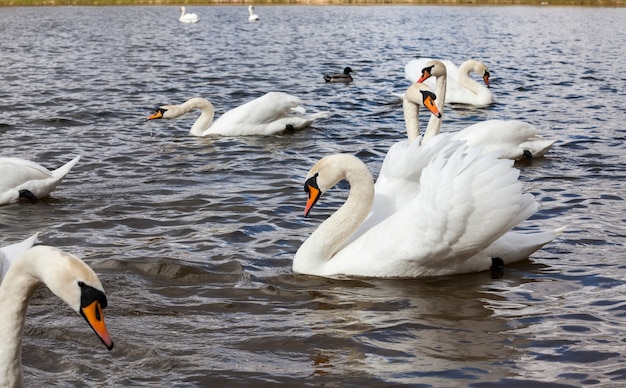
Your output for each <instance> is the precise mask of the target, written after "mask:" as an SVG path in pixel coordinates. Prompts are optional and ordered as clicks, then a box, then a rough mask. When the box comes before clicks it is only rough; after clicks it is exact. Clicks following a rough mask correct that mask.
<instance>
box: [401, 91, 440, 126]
mask: <svg viewBox="0 0 626 388" xmlns="http://www.w3.org/2000/svg"><path fill="white" fill-rule="evenodd" d="M436 99H437V96H436V95H435V93H433V92H432V90H430V88H429V87H428V86H427V85H426V84H422V83H414V84H412V85H411V86H409V87H408V89H407V90H406V92H405V93H404V100H405V101H408V102H411V103H413V104H418V105H422V106H424V107H425V108H426V109H428V110H429V111H430V113H432V114H433V115H434V116H436V117H437V118H441V112H439V109H438V108H437V105H435V100H436Z"/></svg>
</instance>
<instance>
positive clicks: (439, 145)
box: [293, 84, 563, 277]
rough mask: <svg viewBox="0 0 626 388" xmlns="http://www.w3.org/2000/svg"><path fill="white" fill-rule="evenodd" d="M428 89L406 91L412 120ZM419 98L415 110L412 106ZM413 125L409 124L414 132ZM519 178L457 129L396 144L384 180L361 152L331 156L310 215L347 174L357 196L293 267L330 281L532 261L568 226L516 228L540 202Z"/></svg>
mask: <svg viewBox="0 0 626 388" xmlns="http://www.w3.org/2000/svg"><path fill="white" fill-rule="evenodd" d="M426 90H427V87H426V86H425V85H422V84H413V85H412V86H411V87H409V89H407V92H406V93H405V104H404V107H405V116H406V117H407V119H409V120H410V121H413V120H414V119H415V120H416V119H417V113H418V109H419V103H420V100H419V98H418V99H415V98H412V97H411V96H412V95H415V94H416V92H418V91H419V92H420V93H423V92H425V91H426ZM407 97H408V98H407ZM410 104H414V105H415V107H414V108H416V109H415V110H412V109H407V108H411V107H410ZM413 115H414V116H415V117H413ZM414 129H415V128H414V127H412V126H411V125H408V126H407V130H408V131H409V134H410V133H411V132H413V131H414ZM412 137H414V136H412ZM518 176H519V171H518V170H517V169H514V168H512V161H510V160H506V159H500V158H498V157H497V154H496V153H488V154H482V153H481V150H480V149H478V148H476V149H468V147H467V144H466V143H465V142H463V141H460V140H454V139H452V134H441V135H438V136H435V137H433V138H432V139H431V140H430V141H428V142H426V143H424V144H420V142H419V141H415V139H413V140H412V141H409V140H405V141H401V142H399V143H396V144H394V145H393V146H392V147H391V148H390V150H389V152H388V153H387V155H386V157H385V160H384V162H383V166H382V167H381V172H380V175H379V178H378V180H377V181H376V184H374V183H373V182H372V176H371V174H370V173H369V171H368V170H367V167H366V166H365V165H364V164H363V163H362V162H360V161H359V160H358V159H357V158H355V157H353V156H350V155H332V156H329V157H326V158H323V159H321V160H320V161H319V162H318V163H316V164H315V165H314V166H313V168H311V170H310V171H309V173H308V175H307V181H306V183H305V191H306V192H307V193H308V196H309V198H308V201H307V205H306V207H305V216H308V214H309V213H310V211H311V209H312V208H313V206H314V205H315V203H316V202H317V200H318V199H319V197H320V196H321V194H322V193H324V192H325V191H326V190H328V189H330V188H331V187H332V186H334V185H335V184H336V183H337V182H339V181H341V180H342V179H346V180H347V181H348V182H349V184H350V194H349V196H348V199H347V200H346V202H345V204H344V205H343V206H342V207H341V208H340V209H339V210H337V212H335V214H333V215H332V216H331V217H329V218H328V219H327V220H325V221H324V222H323V223H322V225H320V227H318V229H317V230H316V231H315V232H313V234H312V235H311V236H310V237H309V238H308V239H307V240H306V241H305V242H304V243H303V244H302V246H301V247H300V249H298V252H297V253H296V255H295V257H294V262H293V270H294V271H295V272H297V273H304V274H310V275H317V276H326V277H337V276H366V277H421V276H440V275H451V274H459V273H467V272H478V271H483V270H487V269H490V268H491V267H492V263H493V262H494V260H496V259H499V260H500V261H501V263H503V264H509V263H512V262H515V261H519V260H522V259H525V258H527V257H528V256H530V254H532V253H533V252H535V251H536V250H538V249H540V248H541V247H542V246H543V245H545V244H546V243H548V242H550V241H552V240H553V239H554V238H555V237H556V236H557V235H559V234H560V233H561V231H562V230H563V229H562V228H559V229H556V230H552V231H547V232H537V233H521V232H511V231H509V230H511V229H512V228H513V227H515V226H516V225H518V224H519V223H520V222H522V221H523V220H525V219H526V218H528V217H530V216H531V215H532V214H534V212H535V211H536V210H537V208H538V204H537V203H536V202H535V200H534V199H533V197H532V195H530V194H523V193H522V184H521V183H520V182H519V181H518V179H517V178H518ZM507 232H508V233H507Z"/></svg>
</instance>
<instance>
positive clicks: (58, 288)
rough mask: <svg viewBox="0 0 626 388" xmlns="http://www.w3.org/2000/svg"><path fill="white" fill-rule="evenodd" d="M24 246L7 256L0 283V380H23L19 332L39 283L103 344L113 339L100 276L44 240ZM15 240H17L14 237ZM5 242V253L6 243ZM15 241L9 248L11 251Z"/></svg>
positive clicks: (10, 384) (15, 384)
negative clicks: (7, 267) (108, 325)
mask: <svg viewBox="0 0 626 388" xmlns="http://www.w3.org/2000/svg"><path fill="white" fill-rule="evenodd" d="M30 239H32V237H31V238H29V239H27V242H23V243H22V245H21V247H20V248H24V247H28V245H29V244H30V245H31V247H28V249H26V251H24V252H21V253H20V254H19V255H18V256H17V257H11V258H10V259H9V261H10V262H11V264H10V266H9V269H8V271H7V272H6V275H5V276H4V278H3V279H2V281H1V283H0V335H1V336H2V337H1V339H0V386H2V387H21V386H23V385H24V372H23V368H22V338H23V335H24V323H25V320H26V310H27V308H28V304H29V301H30V299H31V297H32V296H33V295H34V294H35V292H36V291H37V289H38V287H39V286H40V285H41V284H45V285H46V286H47V287H48V288H49V289H50V290H51V291H52V292H53V293H54V294H55V295H57V296H58V297H59V298H60V299H61V300H63V301H64V302H65V303H67V304H68V305H69V306H70V307H71V308H72V309H73V310H74V311H76V312H77V313H78V314H79V315H81V316H82V317H83V318H84V319H85V320H86V321H87V324H88V325H89V326H90V327H91V329H92V330H93V331H94V333H95V334H96V336H97V337H98V338H99V339H100V340H101V342H102V343H103V344H104V345H105V346H106V348H107V349H109V350H111V349H113V340H112V338H111V335H110V333H109V331H108V329H107V327H106V324H105V322H104V315H103V309H105V308H106V307H107V298H106V295H105V293H104V289H103V287H102V284H101V282H100V280H99V279H98V276H97V275H96V274H95V272H94V271H93V270H92V269H91V268H90V267H89V266H88V265H87V264H85V263H84V262H83V261H82V260H81V259H79V258H78V257H76V256H74V255H72V254H70V253H67V252H64V251H62V250H60V249H58V248H55V247H52V246H47V245H35V246H32V244H31V242H32V241H30ZM18 245H19V243H18ZM6 248H7V247H5V248H3V253H6V252H5V249H6ZM14 248H16V247H15V246H14V247H13V248H12V249H10V252H9V253H11V252H15V249H14Z"/></svg>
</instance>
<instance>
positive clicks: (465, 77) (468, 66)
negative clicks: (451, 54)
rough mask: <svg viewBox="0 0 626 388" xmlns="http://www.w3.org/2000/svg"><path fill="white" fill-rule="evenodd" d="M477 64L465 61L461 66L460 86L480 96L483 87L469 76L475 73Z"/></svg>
mask: <svg viewBox="0 0 626 388" xmlns="http://www.w3.org/2000/svg"><path fill="white" fill-rule="evenodd" d="M476 64H477V62H476V61H472V60H468V61H465V62H463V63H462V64H461V67H459V84H460V85H461V86H462V87H464V88H465V89H468V90H469V91H470V92H472V93H474V94H476V95H478V94H480V91H481V88H482V87H481V85H480V84H479V83H478V82H476V81H475V80H474V79H472V78H471V77H470V76H469V75H470V73H471V72H472V71H474V68H475V66H476Z"/></svg>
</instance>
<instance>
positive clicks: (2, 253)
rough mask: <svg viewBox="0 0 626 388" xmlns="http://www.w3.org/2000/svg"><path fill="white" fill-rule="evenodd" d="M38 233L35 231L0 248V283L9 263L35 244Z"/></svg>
mask: <svg viewBox="0 0 626 388" xmlns="http://www.w3.org/2000/svg"><path fill="white" fill-rule="evenodd" d="M38 235H39V234H38V233H35V234H33V235H32V236H30V237H29V238H27V239H26V240H24V241H21V242H18V243H15V244H11V245H7V246H5V247H2V248H0V283H2V279H4V275H5V274H6V273H7V271H8V270H9V266H10V265H11V263H12V262H13V261H14V260H15V259H16V258H17V257H19V256H21V255H22V254H23V253H24V252H26V251H27V250H29V249H30V248H31V247H32V246H33V245H34V244H35V241H37V237H38Z"/></svg>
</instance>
